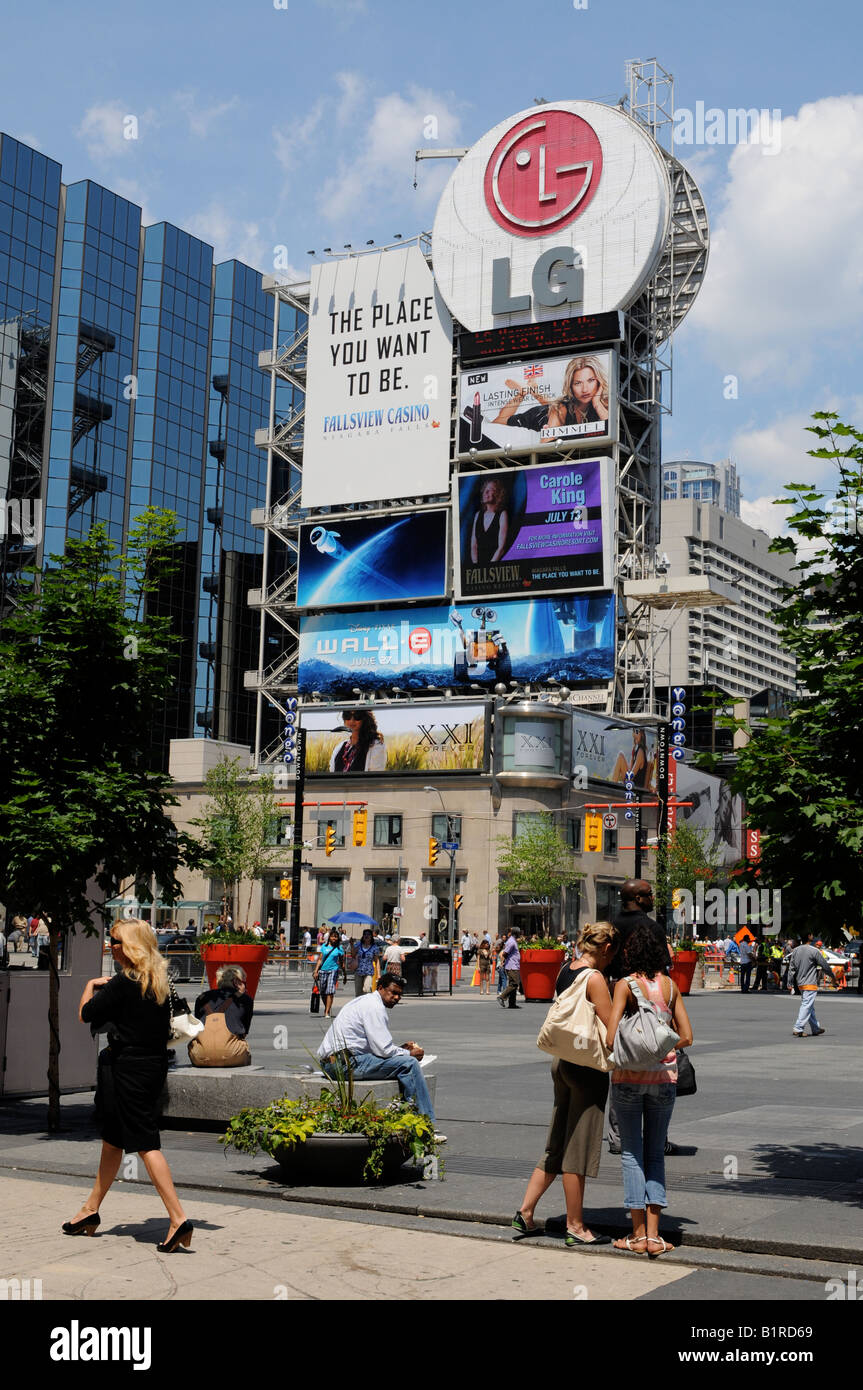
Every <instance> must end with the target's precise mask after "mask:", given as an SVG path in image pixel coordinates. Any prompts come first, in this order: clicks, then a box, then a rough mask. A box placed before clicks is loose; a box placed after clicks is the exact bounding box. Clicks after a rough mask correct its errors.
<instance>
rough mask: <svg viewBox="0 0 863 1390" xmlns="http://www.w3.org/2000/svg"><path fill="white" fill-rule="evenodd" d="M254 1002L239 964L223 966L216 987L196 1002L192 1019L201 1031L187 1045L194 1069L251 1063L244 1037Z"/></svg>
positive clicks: (217, 976)
mask: <svg viewBox="0 0 863 1390" xmlns="http://www.w3.org/2000/svg"><path fill="white" fill-rule="evenodd" d="M254 1007H255V1006H254V1003H253V1002H252V1000H251V999H250V998H249V996H248V994H247V993H246V972H245V970H244V969H243V968H242V966H240V965H223V966H222V968H221V970H219V971H218V972H217V974H216V988H215V989H208V990H205V992H204V993H203V994H199V995H198V997H197V999H196V1000H195V1016H196V1018H200V1019H203V1023H204V1030H203V1032H202V1033H199V1034H198V1036H197V1037H196V1038H193V1039H192V1041H191V1042H190V1043H189V1049H188V1050H189V1061H190V1062H191V1063H192V1066H193V1067H247V1066H249V1065H250V1063H251V1060H252V1054H251V1052H250V1050H249V1044H248V1043H247V1042H246V1034H247V1033H248V1031H249V1026H250V1024H251V1022H252V1013H253V1011H254Z"/></svg>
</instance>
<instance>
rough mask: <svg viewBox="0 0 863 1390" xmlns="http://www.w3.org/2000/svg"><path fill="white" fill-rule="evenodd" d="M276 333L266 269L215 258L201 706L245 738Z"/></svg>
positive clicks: (251, 714) (215, 722)
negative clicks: (253, 519) (257, 522)
mask: <svg viewBox="0 0 863 1390" xmlns="http://www.w3.org/2000/svg"><path fill="white" fill-rule="evenodd" d="M271 334H272V301H271V300H270V299H269V298H268V296H267V295H265V294H264V293H263V292H262V290H261V277H260V275H258V274H257V273H256V272H255V271H253V270H251V269H250V268H249V267H248V266H246V265H243V264H242V263H241V262H240V261H226V262H225V263H224V264H222V265H219V266H217V267H216V273H215V285H214V299H213V336H212V357H211V364H210V418H209V441H208V457H207V475H206V492H205V503H206V505H205V510H204V523H203V557H202V563H201V572H202V587H201V593H200V606H199V626H198V634H199V641H198V669H197V688H196V694H195V706H196V722H197V723H198V724H199V726H200V727H202V728H203V727H206V729H207V730H208V732H211V733H214V734H216V735H217V736H219V737H225V738H231V739H233V740H234V741H236V742H239V743H251V742H253V738H254V720H255V697H254V694H253V693H250V692H247V691H245V690H244V688H243V672H244V671H246V670H249V669H251V668H253V667H255V666H256V665H257V661H258V636H259V631H260V624H259V619H258V616H257V614H255V613H253V612H252V611H251V610H250V609H249V607H248V604H247V602H246V596H247V593H248V590H249V589H255V588H260V587H261V583H262V580H261V575H262V560H263V557H262V552H261V545H260V537H259V535H258V533H257V532H256V531H255V529H254V528H253V527H252V525H251V523H250V521H249V497H250V496H252V497H258V498H262V499H263V498H265V496H266V483H267V460H266V454H265V453H264V452H263V451H262V450H261V449H258V448H256V447H255V442H254V435H255V430H256V429H260V428H261V427H262V426H264V425H266V423H267V418H268V405H269V379H268V377H267V376H266V374H265V373H263V372H261V371H260V370H259V368H258V365H257V357H258V352H259V351H260V349H261V347H262V346H264V345H265V344H266V343H267V341H268V340H269V338H270V336H271ZM205 580H206V584H205V583H204V581H205Z"/></svg>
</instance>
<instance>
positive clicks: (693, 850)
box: [656, 821, 719, 922]
mask: <svg viewBox="0 0 863 1390" xmlns="http://www.w3.org/2000/svg"><path fill="white" fill-rule="evenodd" d="M709 833H710V832H709V831H708V830H695V829H693V828H692V826H689V825H687V824H686V822H685V821H681V822H680V823H679V824H678V825H676V826H675V828H674V831H673V833H672V834H671V835H669V836H668V838H667V839H664V838H663V839H661V840H660V844H659V849H658V851H657V855H656V914H657V920H658V921H660V922H662V921H663V920H665V919H666V914H667V912H668V910H669V909H670V908H671V906H672V894H673V893H674V891H675V890H676V889H684V890H686V891H687V892H689V893H691V894H692V896H693V898H694V897H695V892H696V887H697V885H698V883H699V882H701V883H703V884H704V885H705V888H706V887H707V886H708V885H709V884H710V883H712V881H713V880H714V879H715V878H716V876H717V872H718V869H719V852H718V850H716V849H709V848H708V846H707V840H708V839H709Z"/></svg>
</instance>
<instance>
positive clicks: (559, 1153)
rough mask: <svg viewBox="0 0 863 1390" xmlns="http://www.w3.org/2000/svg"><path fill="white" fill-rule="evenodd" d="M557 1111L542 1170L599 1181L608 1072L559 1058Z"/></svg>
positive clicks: (555, 1063)
mask: <svg viewBox="0 0 863 1390" xmlns="http://www.w3.org/2000/svg"><path fill="white" fill-rule="evenodd" d="M551 1079H552V1081H553V1083H554V1110H553V1111H552V1116H551V1124H550V1125H549V1129H548V1138H547V1139H546V1141H545V1154H544V1155H543V1158H542V1162H541V1163H539V1164H538V1167H540V1168H541V1169H543V1171H544V1172H546V1173H579V1174H581V1175H582V1176H584V1177H586V1178H595V1177H596V1176H597V1174H598V1173H599V1159H600V1155H601V1152H602V1127H603V1122H604V1118H605V1102H606V1100H607V1099H608V1073H607V1072H604V1071H595V1070H594V1069H593V1068H592V1067H579V1066H576V1065H575V1063H574V1062H564V1061H563V1060H561V1059H560V1058H558V1057H555V1059H554V1061H553V1062H552V1064H551Z"/></svg>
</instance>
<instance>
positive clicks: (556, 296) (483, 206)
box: [432, 101, 671, 333]
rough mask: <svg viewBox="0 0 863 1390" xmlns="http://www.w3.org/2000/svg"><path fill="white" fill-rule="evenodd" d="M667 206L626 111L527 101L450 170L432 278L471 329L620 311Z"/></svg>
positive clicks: (664, 179)
mask: <svg viewBox="0 0 863 1390" xmlns="http://www.w3.org/2000/svg"><path fill="white" fill-rule="evenodd" d="M670 216H671V183H670V180H669V176H668V172H667V170H666V166H665V162H664V160H663V158H662V154H661V152H660V151H659V149H658V147H657V146H656V145H655V144H654V142H653V141H652V140H651V138H650V136H649V135H648V134H647V132H646V131H644V130H643V129H642V128H641V126H639V125H638V124H637V123H636V122H635V121H634V120H632V119H631V117H629V116H627V115H625V114H624V113H623V112H622V111H618V110H617V109H616V108H615V107H610V106H603V105H602V104H601V103H599V102H593V101H562V102H555V103H552V104H551V105H548V106H539V107H536V106H535V107H532V108H531V109H530V110H528V111H521V112H519V114H518V115H517V116H512V117H510V119H509V120H506V121H503V122H502V123H501V124H500V125H497V126H495V128H494V130H490V131H489V132H488V134H487V135H484V136H483V137H482V139H481V140H479V141H478V142H477V144H475V145H474V146H473V148H472V149H470V150H468V152H467V154H466V155H465V157H464V158H463V159H462V160H461V162H460V164H459V166H458V168H457V169H456V170H455V172H454V174H453V175H452V178H451V179H450V180H449V183H448V184H447V186H446V188H445V189H444V192H443V196H442V198H441V200H440V203H439V205H438V210H437V216H436V217H435V224H434V231H433V233H432V263H433V265H434V274H435V280H436V282H437V285H438V288H439V290H440V292H441V295H442V296H443V298H444V300H445V302H446V304H447V307H448V308H449V309H450V311H451V312H452V314H453V315H454V316H455V317H456V318H457V319H458V320H459V322H460V323H462V324H463V325H464V327H465V328H468V329H470V330H471V331H472V332H474V333H478V332H483V331H485V330H487V329H492V328H502V327H506V326H507V325H509V324H519V323H538V322H542V321H545V320H548V319H556V318H567V317H572V316H576V315H582V314H597V313H602V312H604V311H606V310H611V309H627V308H629V306H630V305H631V304H632V303H633V302H634V301H635V300H636V299H637V298H638V296H639V294H640V293H641V291H642V290H643V289H644V286H645V285H646V284H647V282H648V280H649V279H650V277H651V275H652V274H653V272H654V271H655V269H656V266H657V263H658V261H659V258H660V256H661V255H662V250H663V247H664V245H665V241H666V237H667V235H668V231H669V225H670Z"/></svg>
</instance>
